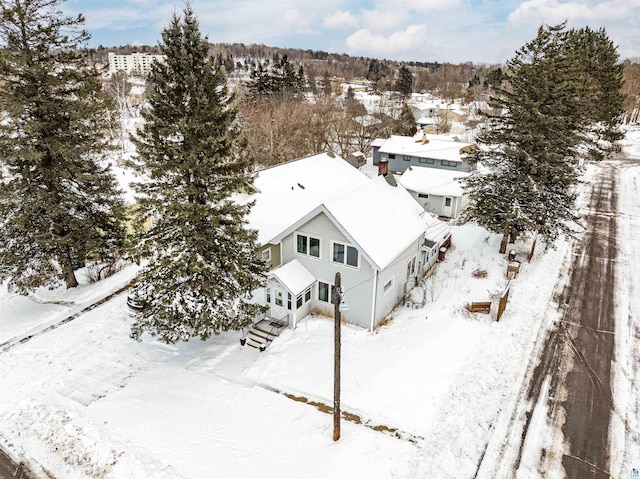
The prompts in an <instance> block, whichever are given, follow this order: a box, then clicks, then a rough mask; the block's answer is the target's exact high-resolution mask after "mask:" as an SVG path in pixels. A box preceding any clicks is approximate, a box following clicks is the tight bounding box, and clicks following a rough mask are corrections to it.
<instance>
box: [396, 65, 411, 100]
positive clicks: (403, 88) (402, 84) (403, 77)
mask: <svg viewBox="0 0 640 479" xmlns="http://www.w3.org/2000/svg"><path fill="white" fill-rule="evenodd" d="M395 89H396V90H397V91H399V92H400V94H401V95H402V98H409V97H410V96H411V93H413V76H412V75H411V72H410V71H409V69H408V68H407V67H406V66H404V65H402V66H401V67H400V70H398V79H397V80H396V84H395Z"/></svg>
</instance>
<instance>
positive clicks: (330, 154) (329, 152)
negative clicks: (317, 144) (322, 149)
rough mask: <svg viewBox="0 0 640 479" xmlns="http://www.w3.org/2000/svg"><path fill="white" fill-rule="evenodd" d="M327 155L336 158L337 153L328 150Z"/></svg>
mask: <svg viewBox="0 0 640 479" xmlns="http://www.w3.org/2000/svg"><path fill="white" fill-rule="evenodd" d="M327 155H328V156H329V158H335V157H336V154H335V153H334V152H333V151H328V152H327Z"/></svg>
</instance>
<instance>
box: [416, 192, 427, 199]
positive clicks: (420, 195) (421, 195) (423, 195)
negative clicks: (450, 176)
mask: <svg viewBox="0 0 640 479" xmlns="http://www.w3.org/2000/svg"><path fill="white" fill-rule="evenodd" d="M418 198H427V199H428V198H429V195H426V194H424V193H418Z"/></svg>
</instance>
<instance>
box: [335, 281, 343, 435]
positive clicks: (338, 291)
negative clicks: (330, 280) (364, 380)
mask: <svg viewBox="0 0 640 479" xmlns="http://www.w3.org/2000/svg"><path fill="white" fill-rule="evenodd" d="M334 291H335V293H334V296H333V303H334V310H333V318H334V341H333V346H334V353H333V440H334V441H337V440H338V439H340V301H341V300H342V294H341V293H342V292H341V289H340V273H336V278H335V290H334Z"/></svg>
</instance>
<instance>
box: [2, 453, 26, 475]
mask: <svg viewBox="0 0 640 479" xmlns="http://www.w3.org/2000/svg"><path fill="white" fill-rule="evenodd" d="M31 477H35V476H31V475H29V474H28V471H26V470H25V469H24V468H21V467H19V466H18V464H16V463H15V462H13V461H12V460H11V459H10V458H9V457H8V456H7V455H5V454H4V453H3V452H2V451H1V450H0V479H29V478H31Z"/></svg>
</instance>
